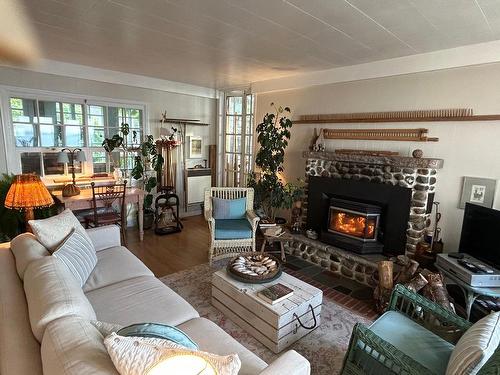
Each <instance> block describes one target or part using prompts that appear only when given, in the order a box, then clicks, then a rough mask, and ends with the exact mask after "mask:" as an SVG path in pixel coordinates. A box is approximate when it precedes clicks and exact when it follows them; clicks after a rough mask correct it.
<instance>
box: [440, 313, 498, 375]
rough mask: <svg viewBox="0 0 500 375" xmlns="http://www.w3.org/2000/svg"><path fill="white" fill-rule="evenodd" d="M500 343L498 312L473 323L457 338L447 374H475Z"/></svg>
mask: <svg viewBox="0 0 500 375" xmlns="http://www.w3.org/2000/svg"><path fill="white" fill-rule="evenodd" d="M499 343H500V312H494V313H491V314H489V315H487V316H485V317H484V318H482V319H481V320H479V321H477V322H476V323H474V325H473V326H472V327H470V328H469V329H468V330H467V331H466V332H465V333H464V334H463V335H462V337H460V340H458V342H457V345H456V346H455V349H454V350H453V353H452V355H451V358H450V361H449V363H448V368H447V370H446V374H447V375H465V374H467V375H469V374H471V375H472V374H477V372H478V371H479V370H480V369H481V367H482V366H483V365H484V364H485V363H486V362H487V361H488V359H489V358H490V357H491V356H492V355H493V353H494V352H495V350H496V349H497V347H498V344H499Z"/></svg>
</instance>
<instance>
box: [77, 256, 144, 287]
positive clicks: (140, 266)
mask: <svg viewBox="0 0 500 375" xmlns="http://www.w3.org/2000/svg"><path fill="white" fill-rule="evenodd" d="M139 276H153V273H152V272H151V271H150V270H149V268H147V267H146V266H145V265H144V263H142V262H141V261H140V260H139V259H138V258H137V257H136V256H135V255H134V254H132V253H131V252H130V251H129V250H128V249H127V248H125V247H123V246H115V247H110V248H109V249H105V250H101V251H98V252H97V265H96V267H95V268H94V271H92V273H91V274H90V276H89V278H88V280H87V282H86V283H85V285H84V286H83V291H84V292H89V291H91V290H94V289H98V288H102V287H104V286H108V285H111V284H114V283H118V282H120V281H124V280H128V279H132V278H134V277H139Z"/></svg>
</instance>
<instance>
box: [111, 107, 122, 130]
mask: <svg viewBox="0 0 500 375" xmlns="http://www.w3.org/2000/svg"><path fill="white" fill-rule="evenodd" d="M118 112H119V108H116V107H108V126H110V127H115V128H119V127H120V124H121V122H120V119H119V116H118ZM110 134H111V133H110ZM112 134H116V133H112Z"/></svg>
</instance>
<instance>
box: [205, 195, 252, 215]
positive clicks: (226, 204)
mask: <svg viewBox="0 0 500 375" xmlns="http://www.w3.org/2000/svg"><path fill="white" fill-rule="evenodd" d="M212 204H213V206H214V209H213V217H214V219H215V220H232V219H244V218H245V212H246V207H247V199H246V198H239V199H221V198H212Z"/></svg>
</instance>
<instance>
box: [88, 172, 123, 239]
mask: <svg viewBox="0 0 500 375" xmlns="http://www.w3.org/2000/svg"><path fill="white" fill-rule="evenodd" d="M91 186H92V206H93V211H94V213H93V214H90V215H86V216H85V227H86V228H93V227H100V226H104V225H113V224H116V225H118V226H119V227H120V233H121V236H122V242H123V244H124V246H127V238H126V236H125V228H126V227H127V210H126V207H125V192H126V186H127V181H124V182H123V183H122V184H114V185H102V186H96V185H95V183H94V182H92V183H91ZM116 201H119V204H120V211H117V210H115V208H114V207H113V204H114V203H115V202H116ZM99 206H101V207H103V208H100V207H99Z"/></svg>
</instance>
